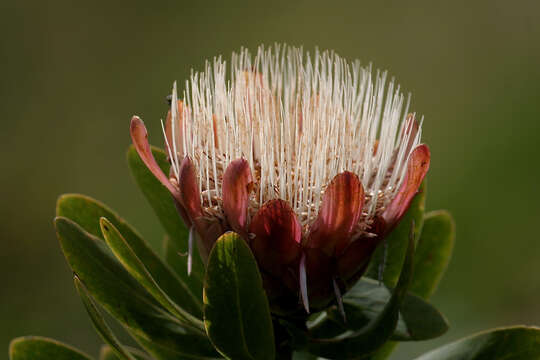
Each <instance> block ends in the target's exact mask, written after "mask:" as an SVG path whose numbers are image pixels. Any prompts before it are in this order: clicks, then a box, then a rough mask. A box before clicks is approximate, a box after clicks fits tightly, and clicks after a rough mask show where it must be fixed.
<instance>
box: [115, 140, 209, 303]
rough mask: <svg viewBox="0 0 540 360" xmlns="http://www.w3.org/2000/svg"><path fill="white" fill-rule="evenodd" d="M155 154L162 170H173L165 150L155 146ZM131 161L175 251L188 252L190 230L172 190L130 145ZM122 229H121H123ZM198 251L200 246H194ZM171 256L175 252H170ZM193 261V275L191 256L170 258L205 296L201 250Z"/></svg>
mask: <svg viewBox="0 0 540 360" xmlns="http://www.w3.org/2000/svg"><path fill="white" fill-rule="evenodd" d="M152 154H153V155H154V158H155V159H156V162H157V163H158V165H159V166H160V168H161V170H163V172H164V173H165V174H168V173H169V171H170V164H169V162H168V161H167V155H166V154H165V152H164V151H163V150H161V149H158V148H156V147H152ZM127 160H128V164H129V168H130V169H131V173H132V175H133V177H134V178H135V182H136V183H137V185H138V186H139V188H140V189H141V191H142V193H143V194H144V196H145V198H146V200H148V202H149V204H150V206H151V207H152V209H154V212H155V213H156V215H157V217H158V219H159V221H160V223H161V225H162V226H163V228H164V229H165V231H166V232H167V234H168V235H169V238H170V241H171V243H172V244H171V247H172V248H173V249H174V254H178V253H179V252H180V253H187V249H188V235H189V231H188V229H187V228H186V226H185V224H184V222H183V221H182V219H181V217H180V215H179V214H178V210H177V209H176V207H175V205H174V202H173V200H172V197H171V194H170V193H169V191H168V190H167V189H166V188H165V187H164V186H163V185H162V184H161V183H160V182H159V181H158V180H157V179H156V178H155V176H154V175H153V174H152V173H151V172H150V170H148V168H147V167H146V165H144V163H143V161H142V160H141V158H140V157H139V154H137V151H136V150H135V148H134V147H133V146H130V148H129V149H128V152H127ZM120 230H121V229H120ZM193 248H194V250H196V248H197V247H196V246H193ZM169 255H171V254H169ZM192 259H193V264H192V269H191V274H190V275H188V273H187V257H185V256H183V257H182V256H167V261H171V262H170V263H171V264H175V266H174V269H175V270H176V271H177V273H178V275H179V276H180V277H181V278H182V280H184V282H185V283H186V284H187V285H188V286H189V288H190V289H191V290H192V292H193V293H194V294H195V295H196V296H197V297H198V298H202V283H203V280H204V272H205V269H204V265H203V263H202V260H201V258H200V256H198V253H196V252H195V251H194V253H193V257H192Z"/></svg>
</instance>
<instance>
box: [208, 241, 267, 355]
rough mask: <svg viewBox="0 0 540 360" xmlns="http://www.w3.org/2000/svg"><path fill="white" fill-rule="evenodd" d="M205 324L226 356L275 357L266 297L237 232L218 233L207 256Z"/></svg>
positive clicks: (249, 252) (256, 271) (209, 333)
mask: <svg viewBox="0 0 540 360" xmlns="http://www.w3.org/2000/svg"><path fill="white" fill-rule="evenodd" d="M204 324H205V326H206V329H207V332H208V336H209V337H210V340H211V341H212V343H213V344H214V346H215V347H216V348H217V349H218V351H219V352H220V353H221V354H223V355H224V356H225V357H226V358H228V359H234V360H242V359H246V360H247V359H257V360H258V359H260V360H265V359H266V360H273V359H274V356H275V355H274V353H275V349H274V333H273V330H272V320H271V317H270V308H269V306H268V300H267V298H266V294H265V292H264V289H263V286H262V279H261V275H260V274H259V270H258V268H257V263H256V262H255V258H254V257H253V254H252V253H251V250H250V249H249V247H248V246H247V244H246V243H245V241H244V239H242V238H241V237H240V236H239V235H238V234H235V233H227V234H225V235H223V236H221V237H220V238H219V239H218V241H217V242H216V244H215V245H214V248H213V250H212V252H211V253H210V257H209V259H208V269H207V272H206V279H205V282H204Z"/></svg>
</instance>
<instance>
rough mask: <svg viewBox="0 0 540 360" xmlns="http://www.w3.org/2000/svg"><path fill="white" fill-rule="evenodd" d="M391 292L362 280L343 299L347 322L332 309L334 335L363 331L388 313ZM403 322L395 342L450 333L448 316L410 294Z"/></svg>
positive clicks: (331, 319)
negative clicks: (369, 324) (386, 309)
mask: <svg viewBox="0 0 540 360" xmlns="http://www.w3.org/2000/svg"><path fill="white" fill-rule="evenodd" d="M390 297H391V294H390V291H389V290H388V289H387V288H386V287H385V286H384V285H379V284H378V282H376V281H374V280H371V279H362V280H360V281H359V282H358V283H357V284H356V285H355V286H354V287H353V288H352V289H351V290H350V291H349V292H348V293H347V294H346V295H345V296H344V298H343V305H344V307H345V313H346V314H347V321H346V322H344V321H343V319H342V316H341V314H340V313H339V311H338V310H337V309H336V308H335V306H334V307H332V308H330V309H329V310H328V316H329V320H330V321H332V322H333V324H334V326H335V328H334V336H336V335H338V334H340V333H343V332H344V331H347V330H360V329H362V328H363V327H364V326H366V325H367V324H368V323H369V322H370V321H373V319H375V318H376V317H377V316H379V314H380V313H381V312H382V311H384V307H385V305H386V304H387V303H388V301H389V300H390ZM399 314H400V316H399V320H398V324H397V327H396V329H395V331H394V333H393V335H392V339H393V340H398V341H419V340H428V339H433V338H436V337H439V336H441V335H442V334H444V333H445V332H446V331H447V330H448V323H447V322H446V319H445V318H444V316H443V315H442V314H441V313H440V312H439V311H438V310H437V309H435V308H434V307H433V306H432V305H430V304H429V303H427V302H425V301H424V300H423V299H421V298H420V297H418V296H415V295H412V294H410V293H409V294H407V296H405V298H404V299H403V303H402V304H401V307H400V310H399Z"/></svg>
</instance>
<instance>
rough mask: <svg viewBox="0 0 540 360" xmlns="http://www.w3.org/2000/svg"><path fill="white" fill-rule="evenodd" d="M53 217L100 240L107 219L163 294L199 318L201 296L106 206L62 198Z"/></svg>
mask: <svg viewBox="0 0 540 360" xmlns="http://www.w3.org/2000/svg"><path fill="white" fill-rule="evenodd" d="M56 213H57V215H58V216H62V217H66V218H69V219H71V220H72V221H74V222H75V223H77V224H79V226H81V227H82V228H83V229H84V230H86V231H87V232H89V233H90V234H92V235H94V236H96V237H98V238H100V239H103V235H102V232H101V226H100V223H99V219H100V218H102V217H105V218H107V219H108V220H109V221H110V222H111V223H112V224H113V225H114V227H116V228H117V229H118V231H119V232H120V233H121V234H122V236H123V237H124V239H125V240H126V242H127V244H128V245H129V246H130V248H131V249H132V250H133V252H134V253H135V255H136V256H137V257H138V258H139V259H140V260H141V262H143V263H144V265H145V266H146V268H147V269H148V272H149V273H150V274H151V275H152V277H153V278H154V279H156V281H159V286H160V287H161V288H162V289H163V291H164V292H165V293H167V295H168V296H169V297H170V298H171V299H172V300H173V301H174V302H175V303H177V304H179V305H180V306H182V308H184V309H185V310H187V311H188V312H189V313H191V314H193V315H194V316H197V317H202V296H199V295H197V294H195V293H193V292H192V291H191V290H190V288H188V287H187V286H186V284H185V283H183V282H182V280H181V279H180V278H179V277H178V276H177V275H176V274H175V273H174V272H173V270H172V269H171V268H170V267H169V266H168V265H167V264H166V263H164V262H163V261H162V260H161V259H160V258H159V256H157V254H156V253H155V252H154V251H153V250H152V249H151V248H150V247H149V246H148V244H146V242H145V241H144V240H143V239H142V238H141V237H140V236H139V235H138V234H137V233H136V232H135V230H133V228H131V226H129V225H128V224H127V223H126V222H125V221H124V220H123V219H122V218H120V217H119V216H118V215H116V214H115V213H114V212H113V211H112V210H110V209H109V208H107V206H106V205H104V204H102V203H100V202H99V201H97V200H94V199H92V198H90V197H87V196H84V195H77V194H66V195H62V196H61V197H60V198H59V199H58V203H57V209H56Z"/></svg>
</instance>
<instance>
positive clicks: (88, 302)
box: [73, 276, 135, 360]
mask: <svg viewBox="0 0 540 360" xmlns="http://www.w3.org/2000/svg"><path fill="white" fill-rule="evenodd" d="M73 282H74V283H75V288H76V289H77V292H78V293H79V296H80V297H81V300H82V302H83V304H84V307H85V308H86V311H87V312H88V315H89V316H90V319H91V320H92V324H93V325H94V328H95V329H96V331H97V332H98V334H99V336H101V338H102V339H103V341H105V342H106V343H107V344H109V345H110V346H111V347H112V348H113V349H114V351H115V352H116V353H117V354H118V355H119V356H120V358H121V359H127V360H135V358H134V357H133V356H132V355H131V354H130V353H129V352H128V351H127V350H126V349H125V348H124V346H123V345H122V344H121V343H120V341H119V340H118V339H117V338H116V336H115V335H114V334H113V332H112V330H111V328H110V327H109V326H108V325H107V323H106V322H105V319H103V316H101V314H100V313H99V310H98V308H97V305H96V304H95V303H94V300H92V297H91V296H90V294H88V291H87V290H86V288H85V287H84V284H83V283H81V281H80V280H79V278H78V277H77V276H74V277H73Z"/></svg>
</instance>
